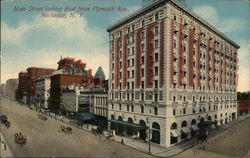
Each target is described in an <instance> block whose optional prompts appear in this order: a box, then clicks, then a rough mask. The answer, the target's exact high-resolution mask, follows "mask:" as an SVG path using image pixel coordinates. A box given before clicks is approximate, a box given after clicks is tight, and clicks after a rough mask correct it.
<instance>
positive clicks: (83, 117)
mask: <svg viewBox="0 0 250 158" xmlns="http://www.w3.org/2000/svg"><path fill="white" fill-rule="evenodd" d="M76 116H77V117H78V119H80V120H81V121H87V120H93V119H94V115H93V114H92V113H76Z"/></svg>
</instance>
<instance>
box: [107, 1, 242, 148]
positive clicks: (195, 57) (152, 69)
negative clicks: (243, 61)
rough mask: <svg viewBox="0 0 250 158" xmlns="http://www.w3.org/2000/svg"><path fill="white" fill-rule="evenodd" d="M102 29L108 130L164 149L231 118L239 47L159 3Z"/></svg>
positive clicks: (182, 10) (173, 4)
mask: <svg viewBox="0 0 250 158" xmlns="http://www.w3.org/2000/svg"><path fill="white" fill-rule="evenodd" d="M107 30H108V32H109V35H110V36H109V38H110V40H109V42H110V58H109V61H110V62H109V63H110V73H109V78H110V80H109V106H108V119H109V121H110V129H115V130H116V131H117V132H118V133H122V134H124V133H125V134H127V135H134V134H138V135H139V137H140V138H141V139H144V140H149V139H150V140H151V141H152V142H153V143H156V144H160V145H161V146H165V147H169V146H171V145H174V144H176V143H179V142H181V141H183V140H185V139H188V138H191V137H192V136H195V133H196V132H197V130H198V123H201V122H204V121H215V122H217V123H216V124H217V125H223V124H225V123H227V122H229V121H232V120H233V119H235V118H236V117H237V115H236V113H237V101H236V88H237V70H238V65H237V62H238V58H237V49H238V48H239V46H238V45H237V44H236V43H234V42H233V41H232V40H230V39H229V38H228V37H226V36H225V35H223V34H222V33H220V32H219V31H218V30H217V29H216V28H214V27H213V26H211V25H210V24H209V23H207V22H206V21H205V20H203V19H202V18H200V17H199V16H198V15H196V14H195V13H193V12H192V11H191V10H189V9H187V8H186V7H184V6H183V5H181V4H180V3H178V2H177V1H176V0H158V1H155V2H153V3H152V4H150V5H148V6H146V7H144V8H142V9H140V10H138V11H136V12H135V13H133V14H131V15H129V16H127V17H125V18H123V19H121V20H120V21H118V22H116V23H115V24H113V25H112V26H110V27H108V29H107ZM148 129H149V130H150V133H151V134H150V135H149V133H148V132H149V130H148Z"/></svg>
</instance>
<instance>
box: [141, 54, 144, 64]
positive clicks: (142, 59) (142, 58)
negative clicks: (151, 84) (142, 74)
mask: <svg viewBox="0 0 250 158" xmlns="http://www.w3.org/2000/svg"><path fill="white" fill-rule="evenodd" d="M141 64H142V65H143V64H144V56H143V57H141Z"/></svg>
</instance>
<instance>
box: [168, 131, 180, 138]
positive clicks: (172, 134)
mask: <svg viewBox="0 0 250 158" xmlns="http://www.w3.org/2000/svg"><path fill="white" fill-rule="evenodd" d="M170 133H171V136H173V137H178V136H179V135H180V133H179V131H178V130H177V129H172V130H171V131H170Z"/></svg>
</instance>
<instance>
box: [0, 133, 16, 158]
mask: <svg viewBox="0 0 250 158" xmlns="http://www.w3.org/2000/svg"><path fill="white" fill-rule="evenodd" d="M0 140H1V141H0V142H1V147H0V148H1V149H0V157H14V155H13V153H12V151H11V150H10V148H9V146H8V144H7V142H6V140H5V139H4V137H3V135H2V133H1V139H0Z"/></svg>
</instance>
